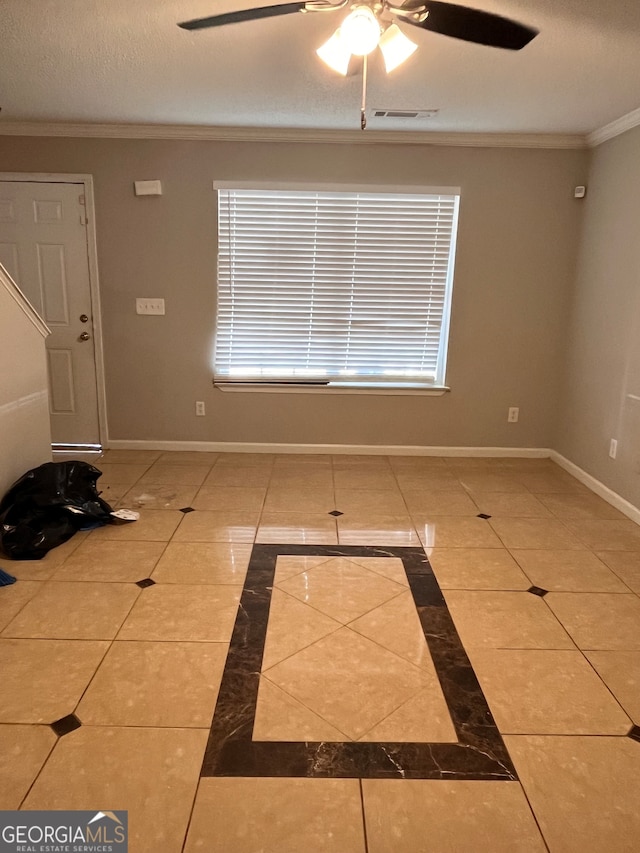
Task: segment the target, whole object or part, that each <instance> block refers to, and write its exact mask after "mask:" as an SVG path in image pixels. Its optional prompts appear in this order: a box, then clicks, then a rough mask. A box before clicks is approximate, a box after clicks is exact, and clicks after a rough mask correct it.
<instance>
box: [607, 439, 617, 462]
mask: <svg viewBox="0 0 640 853" xmlns="http://www.w3.org/2000/svg"><path fill="white" fill-rule="evenodd" d="M617 455H618V442H617V441H616V440H615V438H612V439H611V443H610V444H609V456H610V457H611V458H612V459H615V458H616V456H617Z"/></svg>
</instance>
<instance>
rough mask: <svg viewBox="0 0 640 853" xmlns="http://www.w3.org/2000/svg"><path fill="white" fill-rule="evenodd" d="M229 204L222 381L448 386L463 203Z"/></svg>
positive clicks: (268, 196) (223, 220) (430, 198)
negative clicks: (459, 218) (450, 320)
mask: <svg viewBox="0 0 640 853" xmlns="http://www.w3.org/2000/svg"><path fill="white" fill-rule="evenodd" d="M218 199H219V226H218V227H219V249H218V312H217V327H216V354H215V377H216V380H217V381H220V382H261V383H262V382H264V383H269V382H271V383H273V382H295V383H307V382H312V383H313V382H318V383H320V384H326V383H330V384H351V383H353V384H367V383H375V384H380V383H382V384H389V385H399V384H404V383H419V384H427V385H429V384H442V383H443V382H444V367H445V360H446V338H447V333H448V316H449V309H450V298H451V286H452V280H453V257H454V251H455V230H456V225H457V211H458V200H459V196H458V195H451V194H449V195H439V194H428V195H419V194H410V193H396V192H389V193H387V192H385V193H373V192H366V193H365V192H325V191H322V192H314V191H307V190H305V191H300V190H277V191H274V190H264V189H219V191H218Z"/></svg>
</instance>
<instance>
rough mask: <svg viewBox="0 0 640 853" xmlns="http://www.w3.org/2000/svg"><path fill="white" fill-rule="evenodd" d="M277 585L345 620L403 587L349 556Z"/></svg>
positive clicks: (347, 620)
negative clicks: (350, 558) (353, 560)
mask: <svg viewBox="0 0 640 853" xmlns="http://www.w3.org/2000/svg"><path fill="white" fill-rule="evenodd" d="M280 589H282V590H284V591H285V592H288V593H289V595H293V596H294V597H295V598H298V599H299V600H300V601H303V602H304V603H305V604H310V605H311V607H315V608H316V610H320V611H321V612H322V613H326V614H327V616H331V617H332V619H336V620H337V621H338V622H341V623H343V624H346V623H347V622H351V621H352V620H353V619H357V618H358V616H362V615H363V614H364V613H367V612H368V611H369V610H373V608H374V607H377V606H378V605H380V604H383V603H384V602H385V601H388V600H389V599H391V598H393V597H394V596H396V595H399V594H400V593H401V592H404V591H405V590H406V587H403V586H400V584H397V583H395V582H394V581H391V580H388V579H387V578H383V577H382V576H381V575H379V574H378V573H376V572H371V571H369V570H368V569H365V568H364V567H363V566H362V565H357V564H356V563H354V562H352V561H351V560H347V559H345V558H343V557H336V558H334V559H331V560H327V561H326V562H325V563H322V565H320V566H317V567H315V568H312V569H309V571H307V572H301V573H300V574H298V575H295V576H294V577H291V578H288V579H287V580H285V581H283V582H282V583H280Z"/></svg>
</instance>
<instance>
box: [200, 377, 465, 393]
mask: <svg viewBox="0 0 640 853" xmlns="http://www.w3.org/2000/svg"><path fill="white" fill-rule="evenodd" d="M213 386H214V387H215V388H218V389H219V390H220V391H225V392H227V391H232V392H233V393H238V392H246V391H249V392H251V393H256V392H257V393H258V394H377V395H379V396H385V397H386V396H396V397H397V396H403V397H407V396H423V397H442V396H443V395H444V394H446V393H447V392H448V391H450V390H451V389H450V388H449V387H448V386H446V385H419V384H407V385H383V384H381V383H374V382H369V383H362V384H356V383H352V384H347V383H343V384H334V383H331V384H329V385H316V384H312V383H307V384H305V383H301V384H300V385H296V384H293V383H285V384H282V383H274V384H273V385H269V384H267V383H264V382H256V383H251V382H244V383H236V382H216V381H215V380H213Z"/></svg>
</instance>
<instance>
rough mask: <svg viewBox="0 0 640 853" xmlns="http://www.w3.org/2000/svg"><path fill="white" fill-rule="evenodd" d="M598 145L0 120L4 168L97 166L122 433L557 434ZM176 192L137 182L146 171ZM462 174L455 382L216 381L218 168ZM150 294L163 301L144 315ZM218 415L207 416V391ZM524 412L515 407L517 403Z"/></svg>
mask: <svg viewBox="0 0 640 853" xmlns="http://www.w3.org/2000/svg"><path fill="white" fill-rule="evenodd" d="M587 161H588V153H587V152H586V151H570V150H569V151H552V150H520V149H490V148H489V149H472V148H442V147H430V146H409V145H407V146H391V145H389V146H386V145H352V146H350V145H320V144H317V145H316V144H304V143H299V144H294V143H221V142H180V141H151V140H92V139H77V140H74V139H39V138H11V137H0V169H1V170H3V171H23V172H69V173H71V172H80V173H83V172H87V173H91V174H92V175H93V176H94V178H95V188H96V205H97V232H98V257H99V270H100V286H101V293H102V307H103V324H104V334H105V359H106V384H107V405H108V416H109V429H110V437H111V438H112V439H156V440H177V441H180V440H182V441H186V440H191V441H246V442H294V443H335V444H381V445H386V444H399V445H427V446H429V445H440V446H453V445H458V446H515V447H548V446H550V441H551V439H552V436H553V434H554V429H555V418H556V410H557V406H558V400H559V375H558V359H559V356H560V353H561V350H562V346H563V336H564V330H565V328H566V322H567V313H566V312H567V307H568V296H569V292H570V287H571V282H572V281H573V277H574V265H575V257H576V252H577V246H578V239H579V232H580V226H581V216H582V210H583V208H582V207H581V205H580V203H579V202H576V201H575V200H574V199H573V187H574V186H575V185H576V184H582V183H585V181H586V168H587ZM142 179H160V180H162V182H163V189H164V195H163V196H162V197H160V198H136V197H135V196H134V195H133V187H132V184H133V181H134V180H142ZM216 179H217V180H234V179H237V180H244V181H247V180H258V181H259V180H280V181H318V182H321V181H328V182H338V181H344V182H351V183H372V184H379V183H389V184H396V185H416V184H419V185H436V186H438V185H440V186H442V185H445V186H460V187H461V188H462V201H461V212H460V226H459V236H458V252H457V260H456V276H455V285H454V297H453V314H452V322H451V337H450V346H449V369H448V376H447V381H448V384H449V385H450V386H451V389H452V390H451V393H450V394H447V395H445V396H443V397H424V396H413V397H398V396H387V397H384V396H364V395H360V396H358V395H348V396H333V395H331V396H330V395H318V396H316V395H313V396H312V395H309V394H297V395H296V394H265V393H224V392H221V391H219V390H214V389H213V388H212V385H211V349H212V338H213V326H214V312H215V265H216V197H215V193H214V192H213V189H212V181H213V180H216ZM136 296H156V297H163V298H164V299H165V300H166V309H167V314H166V316H165V317H146V316H142V317H140V316H137V315H136V314H135V303H134V300H135V297H136ZM195 400H204V401H205V403H206V406H207V416H206V417H205V418H196V417H195V415H194V401H195ZM509 406H519V407H520V416H521V417H520V423H518V424H507V422H506V416H507V408H508V407H509Z"/></svg>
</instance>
